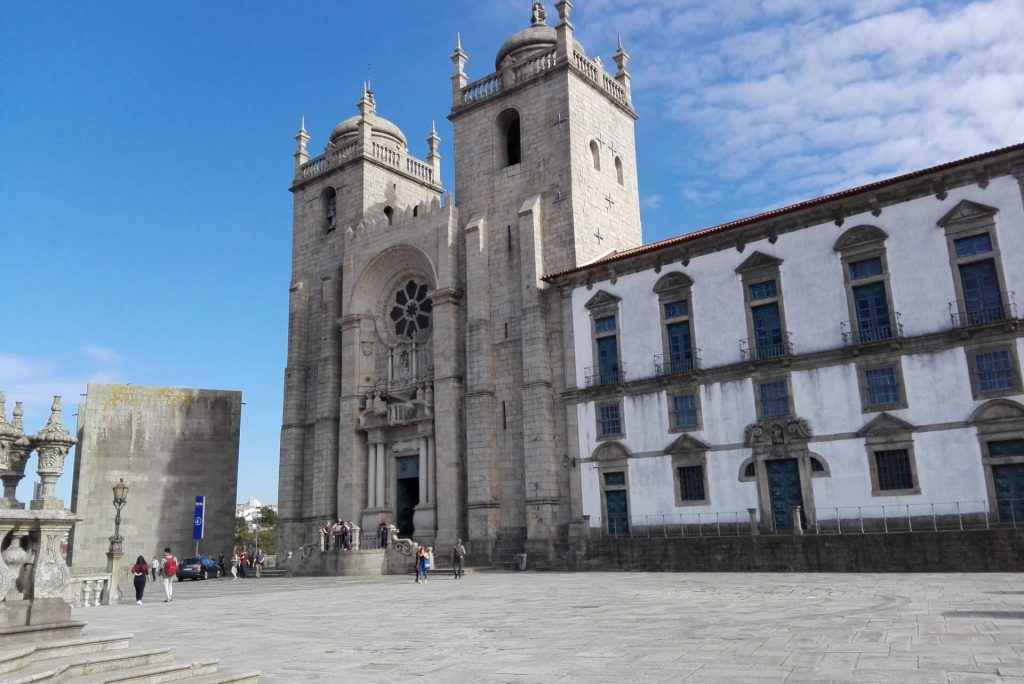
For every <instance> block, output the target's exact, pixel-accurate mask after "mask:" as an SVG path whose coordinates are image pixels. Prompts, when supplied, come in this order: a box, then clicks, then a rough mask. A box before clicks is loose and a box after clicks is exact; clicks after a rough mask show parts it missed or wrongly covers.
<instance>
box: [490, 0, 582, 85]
mask: <svg viewBox="0 0 1024 684" xmlns="http://www.w3.org/2000/svg"><path fill="white" fill-rule="evenodd" d="M547 19H548V15H547V12H546V11H545V10H544V3H542V2H535V3H533V10H532V13H531V15H530V26H529V28H525V29H523V30H522V31H519V32H518V33H515V34H513V35H512V37H511V38H509V39H508V40H506V41H505V42H504V44H502V46H501V48H500V49H499V50H498V55H497V56H496V57H495V58H494V68H495V69H498V70H500V69H504V68H505V67H507V66H511V65H512V64H515V63H516V62H521V61H523V60H524V59H527V58H529V57H531V56H533V55H536V54H540V53H543V52H548V51H550V50H554V49H555V45H556V44H557V42H558V32H557V31H556V30H555V29H554V27H552V26H548V25H547ZM575 47H576V49H577V50H578V51H579V52H581V53H582V52H583V46H582V45H580V44H579V43H575Z"/></svg>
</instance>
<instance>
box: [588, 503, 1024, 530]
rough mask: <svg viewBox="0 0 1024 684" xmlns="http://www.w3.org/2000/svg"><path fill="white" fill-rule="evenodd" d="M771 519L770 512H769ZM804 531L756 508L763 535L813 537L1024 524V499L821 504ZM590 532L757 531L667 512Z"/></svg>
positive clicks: (606, 523) (593, 520)
mask: <svg viewBox="0 0 1024 684" xmlns="http://www.w3.org/2000/svg"><path fill="white" fill-rule="evenodd" d="M769 518H770V514H769ZM800 519H801V527H802V529H801V530H794V529H793V528H792V527H790V528H787V529H785V530H774V529H770V527H769V525H768V524H767V521H765V520H763V519H762V518H761V516H760V511H755V512H754V524H755V525H756V527H757V532H756V533H757V534H761V535H765V534H769V535H770V534H779V535H792V534H795V533H802V534H809V535H814V534H818V535H836V534H898V533H906V532H959V531H962V530H987V529H996V528H1007V527H1022V526H1024V499H1001V500H999V501H998V502H997V504H996V510H995V511H993V510H992V509H991V508H990V502H989V501H986V500H976V501H950V502H944V503H923V504H885V505H881V506H845V507H844V506H839V507H823V508H815V509H814V516H813V521H811V520H808V516H807V515H806V514H801V515H800ZM589 522H590V534H591V535H592V536H595V537H606V538H619V539H622V538H663V539H670V538H683V539H685V538H693V537H737V536H749V535H751V534H754V529H753V527H752V526H751V520H750V513H749V512H748V511H724V512H711V513H666V514H660V515H657V514H656V515H631V516H629V517H628V518H616V519H611V520H607V519H602V518H600V517H598V516H589Z"/></svg>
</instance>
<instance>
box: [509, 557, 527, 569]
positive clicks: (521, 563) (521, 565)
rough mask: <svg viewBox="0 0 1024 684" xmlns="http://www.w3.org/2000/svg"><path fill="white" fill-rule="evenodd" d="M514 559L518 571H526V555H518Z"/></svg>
mask: <svg viewBox="0 0 1024 684" xmlns="http://www.w3.org/2000/svg"><path fill="white" fill-rule="evenodd" d="M512 558H513V560H514V561H515V564H516V570H525V569H526V554H525V553H517V554H515V555H514V556H513V557H512Z"/></svg>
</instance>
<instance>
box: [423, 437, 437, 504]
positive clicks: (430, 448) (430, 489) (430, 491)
mask: <svg viewBox="0 0 1024 684" xmlns="http://www.w3.org/2000/svg"><path fill="white" fill-rule="evenodd" d="M423 440H424V443H425V444H426V447H427V503H436V502H437V474H436V473H435V467H434V438H433V437H430V436H427V437H424V438H423Z"/></svg>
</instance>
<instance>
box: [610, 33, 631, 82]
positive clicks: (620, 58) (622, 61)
mask: <svg viewBox="0 0 1024 684" xmlns="http://www.w3.org/2000/svg"><path fill="white" fill-rule="evenodd" d="M612 59H614V60H615V66H616V67H617V68H618V70H619V74H624V73H626V66H627V65H629V53H628V52H626V50H625V49H624V48H623V47H622V36H621V35H620V36H619V37H618V43H617V47H616V49H615V54H614V55H612Z"/></svg>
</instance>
